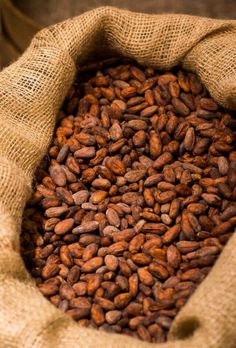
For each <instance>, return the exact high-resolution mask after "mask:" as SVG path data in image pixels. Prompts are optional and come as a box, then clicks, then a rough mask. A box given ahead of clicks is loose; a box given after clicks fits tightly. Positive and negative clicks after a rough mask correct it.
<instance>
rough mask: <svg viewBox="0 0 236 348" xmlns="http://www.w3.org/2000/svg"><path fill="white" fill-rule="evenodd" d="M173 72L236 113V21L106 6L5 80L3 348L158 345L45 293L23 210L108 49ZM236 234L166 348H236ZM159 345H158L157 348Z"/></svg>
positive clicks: (58, 32)
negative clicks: (90, 325) (71, 105)
mask: <svg viewBox="0 0 236 348" xmlns="http://www.w3.org/2000/svg"><path fill="white" fill-rule="evenodd" d="M104 47H105V48H106V47H107V48H108V47H109V48H111V49H112V50H115V51H116V52H119V53H120V54H123V55H124V56H128V57H131V58H134V59H136V60H137V61H138V62H139V63H143V64H149V65H153V66H155V67H156V68H161V69H167V68H171V67H173V66H175V65H176V64H178V63H180V64H181V65H182V66H183V67H185V68H187V69H190V70H192V71H194V72H196V73H197V74H198V75H199V76H200V78H201V80H202V81H203V83H205V85H206V86H207V88H208V89H209V91H210V93H211V94H212V96H213V97H214V98H215V99H216V100H217V101H218V102H219V103H221V104H222V105H224V106H226V107H231V108H234V109H235V108H236V21H222V20H212V19H207V18H198V17H191V16H185V15H145V14H137V13H131V12H128V11H124V10H118V9H115V8H110V7H102V8H98V9H95V10H93V11H91V12H87V13H84V14H83V15H81V16H79V17H77V18H74V19H71V20H67V21H65V22H63V23H60V24H58V25H55V26H53V27H50V28H48V29H45V30H43V31H41V32H40V33H39V34H37V35H36V36H35V38H34V39H33V41H32V43H31V45H30V47H29V48H28V50H27V51H26V52H25V53H24V55H23V56H22V57H21V58H20V59H19V60H18V61H17V62H15V63H14V64H12V65H11V66H10V67H8V68H6V69H5V70H3V71H2V72H1V74H0V157H1V158H0V301H1V302H0V347H1V348H22V347H25V348H32V347H33V348H36V347H37V348H56V347H58V348H69V347H70V348H71V347H81V348H83V347H84V348H85V347H86V348H93V347H96V348H100V347H102V348H106V347H107V348H108V347H109V348H110V347H113V348H118V347H119V348H121V347H122V348H125V347H129V348H131V347H136V348H139V347H140V348H141V347H146V348H147V347H151V344H147V343H143V342H141V341H137V340H135V339H132V338H129V337H125V336H120V335H115V334H106V333H104V332H101V331H96V330H90V329H84V328H79V327H78V326H77V324H76V323H75V322H73V321H72V320H70V319H69V318H67V317H66V316H65V315H63V314H62V313H61V312H60V311H59V310H57V309H56V308H55V307H54V306H53V305H52V304H50V303H49V302H48V301H47V300H46V299H45V298H44V297H43V296H42V295H41V294H40V292H39V291H38V289H37V288H36V286H35V285H34V283H33V281H32V280H31V279H30V276H29V274H28V273H27V271H26V269H25V267H24V264H23V262H22V259H21V257H20V255H19V233H20V223H21V216H22V211H23V209H24V205H25V202H26V200H27V199H28V198H29V196H30V192H31V179H32V174H33V172H34V170H35V168H36V166H37V164H38V163H39V160H40V159H41V157H42V156H43V155H44V154H45V151H46V149H47V146H48V145H49V142H50V137H51V135H52V131H53V127H54V122H55V117H56V114H57V111H58V108H59V107H60V105H61V103H62V100H63V98H64V97H65V95H66V92H67V90H68V88H69V86H70V85H71V83H72V81H73V78H74V76H75V73H76V63H78V64H82V63H83V62H84V61H86V59H87V58H89V57H90V55H91V53H92V52H94V51H96V50H97V49H99V48H102V50H103V51H104ZM235 250H236V234H235V236H234V237H232V238H231V240H230V241H229V243H228V244H227V246H226V247H225V250H224V251H223V253H222V254H221V256H220V258H219V260H218V261H217V263H216V265H215V266H214V268H213V269H212V271H211V272H210V274H209V276H207V278H206V280H205V281H204V282H203V283H202V284H201V285H200V286H199V288H198V289H197V291H196V292H195V294H194V295H193V296H192V298H191V299H190V301H189V302H188V303H187V305H186V306H185V307H184V308H183V309H182V310H181V312H180V314H179V315H178V316H177V318H176V320H175V321H174V324H173V326H172V329H171V332H170V337H169V342H168V343H166V344H160V345H154V346H155V347H157V348H180V347H181V348H187V347H188V348H198V347H201V348H213V347H214V348H231V347H232V348H233V347H236V330H235V324H236V252H235ZM152 346H153V345H152Z"/></svg>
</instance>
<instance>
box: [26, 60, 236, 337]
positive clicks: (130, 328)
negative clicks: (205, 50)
mask: <svg viewBox="0 0 236 348" xmlns="http://www.w3.org/2000/svg"><path fill="white" fill-rule="evenodd" d="M235 135H236V119H234V118H233V117H232V115H231V114H230V112H228V111H227V110H223V109H222V108H220V107H219V106H218V105H217V104H216V102H215V101H214V100H213V99H212V98H211V97H210V96H209V93H208V92H207V90H206V88H205V87H204V86H203V85H202V84H201V82H200V81H199V79H198V78H197V76H196V75H194V74H193V73H189V72H185V71H183V70H181V69H175V70H173V71H171V72H159V71H156V70H154V69H153V68H152V67H146V68H143V67H140V66H139V65H138V64H136V63H134V62H131V61H123V62H116V60H108V61H106V62H101V63H98V64H92V65H91V66H90V68H89V69H87V70H86V69H85V70H84V71H81V72H80V73H79V77H78V78H77V80H76V81H75V82H74V84H73V86H72V88H71V89H70V91H69V93H68V96H67V97H66V99H65V101H64V104H63V106H62V108H61V110H60V112H59V115H58V121H57V125H56V128H55V132H54V136H53V140H52V143H51V146H50V148H49V150H48V153H47V155H46V156H45V157H44V159H43V161H42V162H41V164H40V166H39V168H38V170H37V172H36V174H35V178H34V193H33V195H32V197H31V199H30V201H29V202H28V204H27V207H26V209H25V212H24V216H23V222H22V234H21V249H22V250H21V252H22V256H23V258H24V261H25V264H26V266H27V268H28V269H29V271H30V273H31V274H32V276H33V277H34V278H35V282H36V284H37V286H38V287H39V290H40V291H41V292H42V294H43V295H44V296H46V297H47V298H48V300H49V301H51V303H53V304H54V305H55V306H56V307H58V308H59V309H60V310H61V311H63V312H64V313H65V314H66V315H68V316H70V317H72V318H74V319H75V320H77V321H78V323H79V325H80V326H83V327H94V328H99V329H101V330H106V331H111V332H116V333H124V334H127V335H130V336H134V337H137V338H139V339H142V340H145V341H148V342H164V341H165V340H166V339H167V334H168V330H169V329H170V326H171V323H172V321H173V319H174V318H175V316H176V314H177V313H178V311H179V310H180V309H181V308H182V307H183V306H184V305H185V303H186V301H188V299H189V297H190V296H191V295H192V294H193V292H194V291H195V289H196V288H197V286H198V285H199V284H200V283H201V282H202V280H203V279H204V278H205V277H206V276H207V274H208V272H209V271H210V270H211V268H212V266H213V265H214V262H215V261H216V259H217V257H218V256H219V254H220V253H221V251H222V249H223V247H224V245H225V244H226V242H227V241H228V239H229V238H230V236H231V235H232V234H233V232H234V226H236V144H235V138H236V137H235Z"/></svg>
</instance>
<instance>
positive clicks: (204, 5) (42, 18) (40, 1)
mask: <svg viewBox="0 0 236 348" xmlns="http://www.w3.org/2000/svg"><path fill="white" fill-rule="evenodd" d="M1 1H3V0H0V7H1ZM12 3H13V4H14V5H15V6H16V7H17V8H18V9H19V10H20V11H21V12H22V13H23V14H24V15H26V16H28V17H29V18H31V19H32V20H33V21H34V22H35V23H36V24H38V25H39V26H41V27H44V26H47V25H50V24H53V23H56V22H59V21H61V20H64V19H65V18H68V17H71V16H76V15H79V14H80V13H82V12H85V11H87V10H90V9H92V8H95V7H98V6H101V5H109V6H117V7H121V8H126V9H129V10H132V11H138V12H146V13H186V14H191V15H199V16H207V17H212V18H224V19H225V18H228V19H235V17H236V0H12ZM13 41H14V39H13V38H11V37H7V36H6V35H2V37H1V35H0V52H1V53H0V67H1V66H6V65H8V64H9V63H10V62H12V61H14V60H15V59H16V58H17V56H18V55H19V54H20V52H19V50H18V51H17V50H16V46H15V45H14V44H13Z"/></svg>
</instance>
